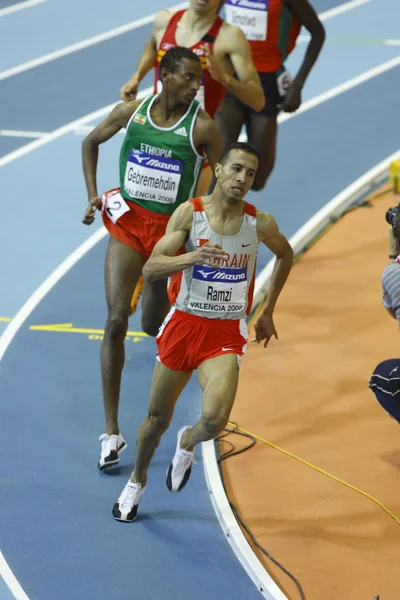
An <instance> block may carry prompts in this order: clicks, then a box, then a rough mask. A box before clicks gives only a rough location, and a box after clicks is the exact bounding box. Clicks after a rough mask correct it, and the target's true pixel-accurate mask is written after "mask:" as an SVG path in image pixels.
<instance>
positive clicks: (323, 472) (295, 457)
mask: <svg viewBox="0 0 400 600" xmlns="http://www.w3.org/2000/svg"><path fill="white" fill-rule="evenodd" d="M228 425H230V427H233V428H234V429H235V430H236V431H241V432H242V433H247V434H248V435H251V436H252V437H253V438H255V439H256V440H258V441H259V442H262V443H263V444H266V445H267V446H271V448H274V449H275V450H278V451H279V452H282V453H283V454H286V456H290V458H294V459H295V460H297V461H299V462H301V463H302V464H303V465H306V467H310V468H311V469H314V471H318V473H322V475H325V476H326V477H329V478H330V479H333V480H334V481H337V482H338V483H341V484H342V485H345V486H346V487H348V488H350V489H351V490H353V491H354V492H357V493H358V494H361V495H362V496H365V497H366V498H368V499H369V500H372V502H375V504H377V505H378V506H379V507H380V508H382V510H384V511H385V513H387V514H388V515H389V517H392V519H394V520H395V521H396V523H397V524H398V525H400V519H399V518H398V517H396V515H394V514H393V513H392V512H391V511H390V510H389V509H388V508H387V507H386V506H385V505H384V504H382V502H380V501H379V500H377V499H376V498H374V497H373V496H371V495H370V494H367V492H364V491H363V490H360V489H359V488H356V487H355V486H354V485H351V484H350V483H347V481H343V479H339V477H335V475H331V473H328V472H327V471H324V470H323V469H320V468H319V467H316V466H315V465H313V464H311V463H309V462H307V461H306V460H304V459H302V458H300V457H299V456H296V455H295V454H292V453H291V452H289V451H288V450H284V449H283V448H280V447H279V446H277V445H276V444H273V443H272V442H268V441H267V440H265V439H264V438H262V437H260V436H259V435H256V434H255V433H252V432H251V431H247V430H246V429H243V427H239V425H237V423H232V422H231V421H229V422H228ZM232 433H233V432H232Z"/></svg>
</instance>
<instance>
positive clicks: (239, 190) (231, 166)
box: [215, 149, 258, 202]
mask: <svg viewBox="0 0 400 600" xmlns="http://www.w3.org/2000/svg"><path fill="white" fill-rule="evenodd" d="M257 168H258V158H257V156H255V155H254V154H249V153H248V152H245V151H243V150H239V149H233V150H231V151H230V152H229V154H228V156H227V158H226V161H225V163H224V164H217V165H215V175H216V177H217V179H218V185H219V187H220V189H221V190H222V192H223V195H224V196H225V197H226V198H227V199H228V200H230V201H231V202H238V201H240V200H243V198H244V197H245V195H246V194H247V192H248V191H249V189H250V188H251V186H252V185H253V182H254V177H255V176H256V172H257Z"/></svg>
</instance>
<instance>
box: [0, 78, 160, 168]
mask: <svg viewBox="0 0 400 600" xmlns="http://www.w3.org/2000/svg"><path fill="white" fill-rule="evenodd" d="M152 91H153V87H148V88H145V89H144V90H142V91H141V92H139V93H138V96H137V97H138V98H145V97H146V96H148V95H149V94H151V93H152ZM116 104H117V102H113V104H108V105H107V106H104V107H103V108H99V109H98V110H95V111H94V112H92V113H90V114H88V115H86V116H85V117H80V118H79V119H76V120H75V121H71V123H67V125H63V126H62V127H59V128H58V129H55V130H54V131H52V132H51V133H47V134H46V135H44V136H43V137H42V138H40V139H38V140H35V141H34V142H30V143H29V144H26V145H25V146H22V148H18V150H14V152H10V153H9V154H6V155H5V156H3V157H2V158H0V167H4V166H5V165H7V164H8V163H10V162H12V161H13V160H16V159H17V158H20V157H21V156H25V155H26V154H29V152H32V150H37V149H38V148H41V147H42V146H44V145H45V144H48V143H49V142H52V141H54V140H56V139H57V138H59V137H61V136H63V135H65V134H66V133H71V131H74V130H75V129H77V128H79V127H80V126H81V125H86V123H90V121H94V120H95V119H98V118H99V117H103V116H104V115H105V114H107V113H109V112H110V111H111V109H112V108H113V107H114V106H115V105H116Z"/></svg>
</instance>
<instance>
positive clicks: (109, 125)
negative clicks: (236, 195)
mask: <svg viewBox="0 0 400 600" xmlns="http://www.w3.org/2000/svg"><path fill="white" fill-rule="evenodd" d="M160 71H161V78H162V81H163V90H162V92H161V93H160V95H158V96H151V97H149V98H146V99H145V100H143V101H139V100H135V101H132V102H125V103H122V104H119V105H118V106H116V107H115V108H114V110H113V111H112V112H111V114H110V115H109V116H108V117H107V118H106V119H105V120H104V121H103V122H102V123H100V125H98V126H97V127H96V128H95V129H94V130H93V132H92V133H90V134H89V135H88V136H87V137H86V138H85V140H84V142H83V170H84V174H85V179H86V185H87V190H88V196H89V205H88V208H87V210H86V213H85V216H84V219H83V222H84V223H86V224H87V225H90V224H91V223H92V222H93V220H94V216H95V211H96V208H99V207H100V204H101V205H102V215H103V221H104V224H105V226H106V227H107V229H108V231H109V232H110V234H111V237H110V240H109V244H108V249H107V255H106V261H105V285H106V299H107V305H108V319H107V323H106V326H105V333H104V338H103V342H102V346H101V374H102V382H103V400H104V410H105V417H106V427H105V433H104V434H103V435H102V436H100V441H101V454H100V459H99V463H98V467H99V468H100V469H102V470H104V469H106V468H107V467H109V466H112V465H115V464H117V463H118V462H119V456H118V454H119V452H121V450H124V449H125V448H126V442H125V440H124V438H123V437H122V435H121V434H120V431H119V425H118V405H119V396H120V384H121V374H122V369H123V366H124V339H125V335H126V332H127V329H128V316H129V311H130V301H131V298H132V292H133V290H134V288H135V285H136V283H137V281H138V279H139V276H140V274H141V272H142V268H143V266H144V264H145V262H146V260H147V259H148V258H149V256H150V254H151V252H152V250H153V247H154V245H155V244H156V243H157V241H158V240H159V239H160V238H161V237H162V236H163V235H164V233H165V228H166V225H167V222H168V220H169V218H170V216H171V214H172V213H173V212H174V210H175V209H176V208H177V207H178V206H179V205H180V204H182V202H185V201H186V200H187V199H188V198H190V197H191V196H192V195H193V193H194V190H195V188H196V183H197V180H198V177H199V173H200V171H201V167H202V163H203V161H204V158H205V157H207V158H208V160H209V162H210V164H211V165H212V167H213V166H214V164H215V163H216V161H217V160H218V158H219V156H220V153H221V138H220V135H219V133H218V130H217V127H216V125H215V123H214V121H213V120H212V119H211V118H210V117H209V116H208V114H207V113H206V112H205V111H203V110H202V109H201V108H200V104H199V103H198V102H197V101H196V100H195V96H196V93H197V91H198V89H199V87H200V82H201V78H202V67H201V62H200V59H199V57H198V56H196V54H194V53H193V52H191V51H190V50H188V49H187V48H179V47H177V48H172V49H171V50H170V51H169V52H167V53H166V54H165V55H164V57H163V60H162V61H161V64H160ZM124 127H125V128H126V135H125V138H124V142H123V144H122V148H121V153H120V161H119V162H120V188H117V189H114V190H111V191H109V192H106V193H105V194H103V196H102V200H101V201H100V199H99V197H98V193H97V181H96V169H97V158H98V148H99V145H100V144H102V143H103V142H106V141H107V140H109V139H110V138H111V137H112V136H114V135H115V134H116V133H117V132H118V131H119V130H120V129H122V128H124ZM168 309H169V302H168V296H167V282H166V280H164V281H160V280H158V281H154V282H150V281H149V282H147V283H146V285H145V289H144V293H143V312H142V327H143V330H144V331H145V332H146V333H148V334H149V335H153V336H155V335H157V331H158V329H159V326H160V325H161V323H162V320H163V318H164V317H165V315H166V313H167V312H168Z"/></svg>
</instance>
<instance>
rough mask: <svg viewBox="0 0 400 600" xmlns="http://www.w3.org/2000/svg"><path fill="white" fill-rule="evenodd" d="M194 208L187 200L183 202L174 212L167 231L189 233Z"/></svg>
mask: <svg viewBox="0 0 400 600" xmlns="http://www.w3.org/2000/svg"><path fill="white" fill-rule="evenodd" d="M193 212H194V206H193V204H192V203H191V202H189V200H187V201H186V202H183V203H182V204H181V205H180V206H178V208H177V209H176V210H175V211H174V213H173V215H172V217H171V218H170V220H169V222H168V226H167V231H170V232H171V231H178V230H182V231H190V229H191V227H192V221H193Z"/></svg>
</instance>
